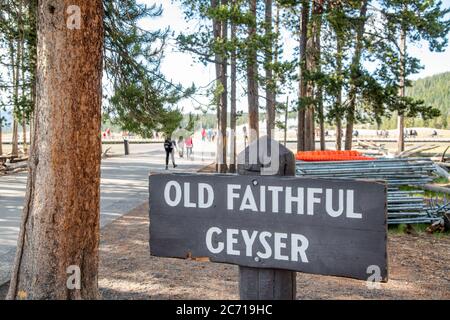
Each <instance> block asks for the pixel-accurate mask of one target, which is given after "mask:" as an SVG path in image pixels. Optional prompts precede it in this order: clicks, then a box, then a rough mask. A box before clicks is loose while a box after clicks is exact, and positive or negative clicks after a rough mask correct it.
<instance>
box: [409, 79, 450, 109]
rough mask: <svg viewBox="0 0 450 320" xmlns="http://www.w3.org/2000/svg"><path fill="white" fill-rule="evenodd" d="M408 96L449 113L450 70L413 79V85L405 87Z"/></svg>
mask: <svg viewBox="0 0 450 320" xmlns="http://www.w3.org/2000/svg"><path fill="white" fill-rule="evenodd" d="M406 94H407V95H408V96H410V97H414V98H417V99H422V100H424V101H425V103H426V104H428V105H431V106H433V107H435V108H438V109H439V110H441V113H442V114H446V115H449V114H450V72H445V73H440V74H436V75H433V76H431V77H426V78H423V79H419V80H417V81H414V83H413V86H412V87H410V88H407V89H406Z"/></svg>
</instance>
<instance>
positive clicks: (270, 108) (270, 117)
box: [264, 0, 276, 138]
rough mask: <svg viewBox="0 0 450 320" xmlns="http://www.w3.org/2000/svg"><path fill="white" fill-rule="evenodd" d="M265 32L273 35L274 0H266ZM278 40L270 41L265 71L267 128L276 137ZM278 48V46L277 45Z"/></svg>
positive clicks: (270, 36) (268, 132)
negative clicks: (273, 68)
mask: <svg viewBox="0 0 450 320" xmlns="http://www.w3.org/2000/svg"><path fill="white" fill-rule="evenodd" d="M265 29H266V30H265V33H266V37H268V38H270V39H273V37H272V0H265ZM275 45H276V42H275V44H274V42H272V41H269V45H268V46H267V48H266V52H265V63H264V64H265V73H266V128H267V136H268V137H271V138H274V137H273V136H272V135H273V134H274V129H275V99H276V98H275V83H274V77H273V70H272V62H273V56H274V54H273V51H274V47H275ZM275 50H276V47H275Z"/></svg>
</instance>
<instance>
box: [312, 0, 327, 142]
mask: <svg viewBox="0 0 450 320" xmlns="http://www.w3.org/2000/svg"><path fill="white" fill-rule="evenodd" d="M314 11H315V14H316V15H318V16H317V17H316V23H315V30H314V38H315V41H314V44H315V68H316V70H317V71H318V72H321V70H322V67H321V43H320V38H321V34H322V12H323V0H318V2H315V5H314ZM315 99H316V101H317V111H318V113H319V131H320V150H325V119H324V117H325V116H324V112H323V90H322V86H321V85H318V84H316V92H315ZM314 140H315V139H313V143H314V145H315V141H314Z"/></svg>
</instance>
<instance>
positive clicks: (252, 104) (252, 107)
mask: <svg viewBox="0 0 450 320" xmlns="http://www.w3.org/2000/svg"><path fill="white" fill-rule="evenodd" d="M250 14H251V15H252V16H253V18H254V23H253V24H250V25H249V27H248V53H247V54H248V57H247V88H248V93H247V97H248V117H249V127H250V136H249V140H250V141H249V143H251V142H253V141H255V140H258V138H259V103H258V98H259V97H258V61H257V56H256V53H257V52H256V48H255V47H254V42H255V40H254V39H255V37H256V21H257V16H256V0H250Z"/></svg>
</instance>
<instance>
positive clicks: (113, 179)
mask: <svg viewBox="0 0 450 320" xmlns="http://www.w3.org/2000/svg"><path fill="white" fill-rule="evenodd" d="M116 148H117V150H115V149H116ZM116 148H114V149H113V152H122V150H123V146H122V147H120V146H118V147H116ZM130 153H131V155H129V156H121V157H113V158H108V159H106V160H104V161H102V180H101V203H100V206H101V209H100V212H101V214H100V225H101V227H104V226H105V225H107V224H109V223H110V222H112V221H114V220H115V219H117V218H118V217H120V216H122V215H123V214H125V213H127V212H128V211H130V210H131V209H133V208H135V207H136V206H138V205H140V204H141V203H142V202H144V201H145V200H146V199H147V198H148V176H149V173H150V172H165V171H166V170H165V168H164V167H165V163H164V162H165V154H164V150H163V149H162V145H161V144H151V145H149V144H145V145H130ZM176 161H177V164H178V167H177V168H176V169H173V168H171V169H170V171H172V172H193V171H197V170H198V169H200V168H202V167H203V166H206V165H208V164H210V163H211V162H213V158H212V157H211V154H210V153H209V152H208V153H204V154H203V159H202V156H201V154H196V155H195V158H194V160H192V161H191V160H185V159H180V158H178V157H177V158H176ZM26 180H27V175H26V173H20V174H15V175H10V176H1V177H0V285H1V284H2V283H4V282H5V281H7V279H8V274H9V270H10V267H11V265H12V261H13V259H14V254H15V247H16V241H17V237H18V235H19V227H20V220H21V214H22V208H23V201H24V197H25V189H26Z"/></svg>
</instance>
